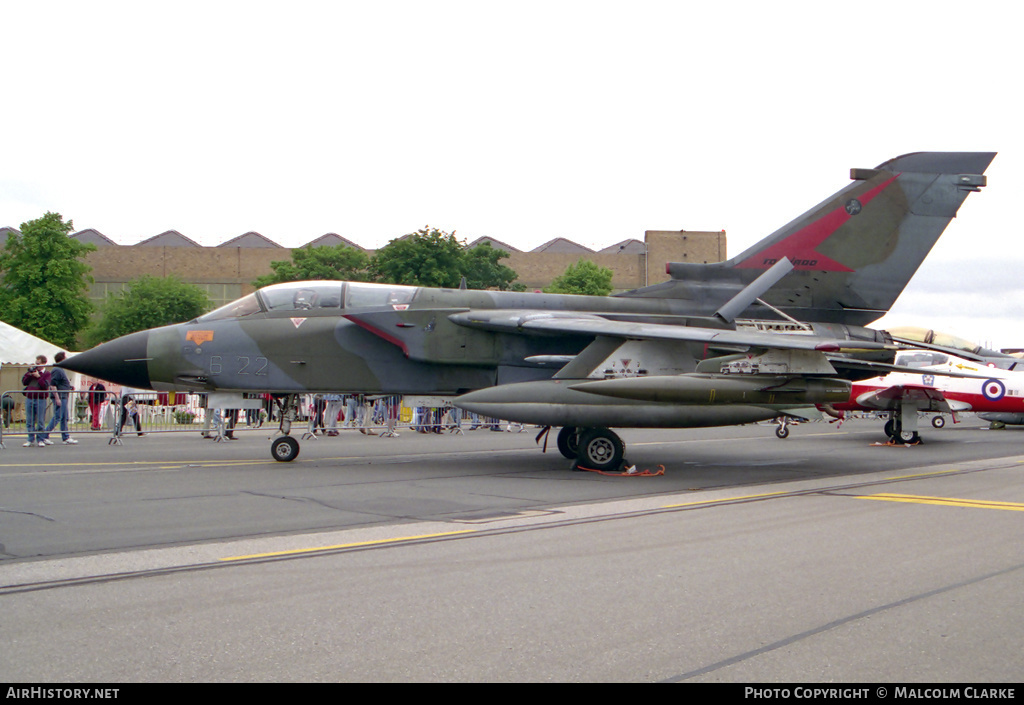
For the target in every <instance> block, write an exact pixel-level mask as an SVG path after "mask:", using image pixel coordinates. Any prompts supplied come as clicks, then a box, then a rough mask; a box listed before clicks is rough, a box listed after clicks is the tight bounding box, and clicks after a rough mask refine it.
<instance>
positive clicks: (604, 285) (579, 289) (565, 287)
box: [544, 259, 613, 296]
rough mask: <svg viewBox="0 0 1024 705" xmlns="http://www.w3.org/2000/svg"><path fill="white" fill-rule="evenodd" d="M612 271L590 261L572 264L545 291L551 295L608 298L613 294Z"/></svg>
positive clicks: (584, 260) (585, 260) (582, 260)
mask: <svg viewBox="0 0 1024 705" xmlns="http://www.w3.org/2000/svg"><path fill="white" fill-rule="evenodd" d="M612 274H613V272H612V270H610V269H608V268H607V267H599V266H598V265H596V264H595V263H593V262H591V261H590V260H588V259H581V260H580V261H578V262H577V263H576V264H570V265H569V266H568V267H567V268H566V270H565V272H563V273H562V275H561V276H559V277H557V278H556V279H555V280H554V281H553V282H551V286H549V287H547V288H545V289H544V291H545V292H547V293H549V294H585V295H588V296H607V295H608V294H610V293H612Z"/></svg>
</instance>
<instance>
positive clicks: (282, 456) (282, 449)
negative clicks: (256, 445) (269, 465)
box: [270, 436, 299, 463]
mask: <svg viewBox="0 0 1024 705" xmlns="http://www.w3.org/2000/svg"><path fill="white" fill-rule="evenodd" d="M270 457H272V458H273V459H274V460H276V461H278V462H280V463H290V462H291V461H293V460H295V459H296V458H297V457H299V442H298V441H297V440H295V439H294V438H292V437H291V436H281V437H280V438H275V439H274V441H273V443H271V444H270Z"/></svg>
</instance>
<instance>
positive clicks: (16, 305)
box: [0, 213, 96, 349]
mask: <svg viewBox="0 0 1024 705" xmlns="http://www.w3.org/2000/svg"><path fill="white" fill-rule="evenodd" d="M73 229H74V225H72V222H71V221H70V220H69V221H67V222H66V223H65V222H64V219H63V218H62V217H61V215H60V214H59V213H47V214H46V215H44V216H43V217H42V218H37V219H36V220H30V221H28V222H27V223H22V224H21V235H20V236H19V235H17V234H15V233H11V234H10V235H9V236H8V237H7V243H6V245H5V246H4V250H3V252H0V275H2V282H0V318H3V320H4V321H6V322H7V323H9V324H11V325H12V326H15V327H17V328H21V329H22V330H24V331H26V332H28V333H32V334H33V335H36V336H39V337H40V338H43V339H44V340H48V341H50V342H51V343H53V344H54V345H59V346H61V347H63V348H69V349H73V348H74V347H76V346H75V336H76V335H77V333H78V331H80V330H82V329H83V328H85V326H86V325H88V323H89V315H90V314H91V313H92V311H93V305H92V303H91V302H90V301H89V299H88V289H89V284H91V283H92V277H91V276H89V272H90V271H91V268H90V267H89V265H87V264H86V263H85V262H84V261H82V260H83V258H84V257H85V255H86V253H88V252H92V251H93V250H95V249H96V247H95V246H94V245H90V244H84V243H81V242H79V241H78V240H74V239H72V238H70V237H68V234H69V233H71V231H72V230H73Z"/></svg>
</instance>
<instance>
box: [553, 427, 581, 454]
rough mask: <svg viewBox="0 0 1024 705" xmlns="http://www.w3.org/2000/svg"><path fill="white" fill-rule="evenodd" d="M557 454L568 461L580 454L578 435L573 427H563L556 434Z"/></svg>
mask: <svg viewBox="0 0 1024 705" xmlns="http://www.w3.org/2000/svg"><path fill="white" fill-rule="evenodd" d="M557 443H558V452H559V453H561V454H562V455H564V456H565V457H566V458H568V459H569V460H575V459H576V457H577V456H578V455H579V454H580V434H579V431H578V430H577V429H576V427H575V426H563V427H562V430H560V431H559V432H558V441H557Z"/></svg>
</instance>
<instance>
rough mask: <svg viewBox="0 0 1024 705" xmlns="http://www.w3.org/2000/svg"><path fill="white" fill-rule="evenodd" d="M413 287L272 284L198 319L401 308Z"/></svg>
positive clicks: (332, 282)
mask: <svg viewBox="0 0 1024 705" xmlns="http://www.w3.org/2000/svg"><path fill="white" fill-rule="evenodd" d="M416 291H417V287H415V286H399V285H397V284H367V283H364V282H339V281H303V282H286V283H284V284H272V285H270V286H267V287H264V288H262V289H260V290H259V291H256V292H254V293H252V294H249V295H248V296H243V297H242V298H240V299H238V300H237V301H232V302H231V303H229V304H227V305H225V306H221V307H220V308H218V309H215V310H213V311H210V312H209V313H207V314H205V315H203V316H200V317H199V318H197V319H196V320H197V321H199V322H209V321H221V320H226V319H232V318H244V317H246V316H251V315H254V314H257V313H271V312H273V313H276V312H282V311H286V312H289V313H295V312H301V313H302V314H303V315H307V316H308V315H317V314H318V313H319V314H321V315H328V314H331V313H333V314H335V315H337V314H340V313H341V311H342V309H366V308H383V307H387V306H391V307H402V306H407V305H408V304H409V303H410V302H412V300H413V298H414V297H415V295H416Z"/></svg>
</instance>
